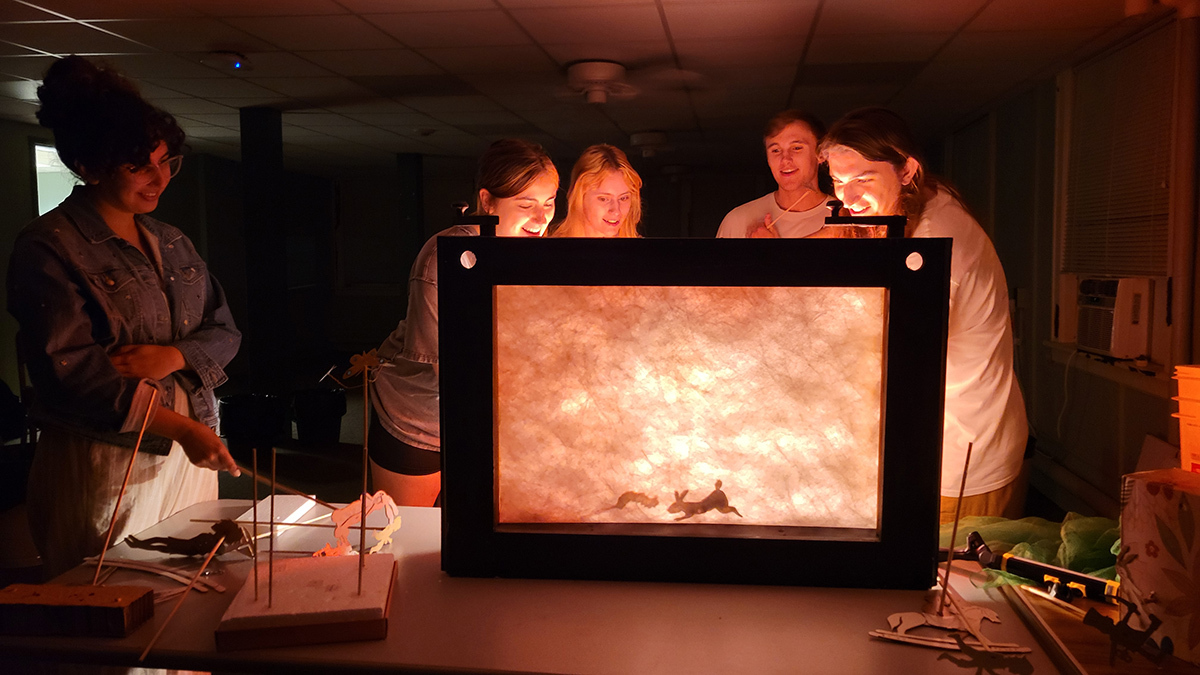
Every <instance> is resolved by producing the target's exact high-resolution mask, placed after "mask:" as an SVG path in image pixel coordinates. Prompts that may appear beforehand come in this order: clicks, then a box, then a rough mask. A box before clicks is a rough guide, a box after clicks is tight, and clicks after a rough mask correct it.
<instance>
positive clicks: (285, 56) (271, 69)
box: [191, 52, 334, 78]
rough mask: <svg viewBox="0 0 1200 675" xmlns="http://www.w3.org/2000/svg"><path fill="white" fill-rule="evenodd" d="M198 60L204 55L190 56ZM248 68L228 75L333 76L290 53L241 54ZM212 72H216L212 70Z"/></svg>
mask: <svg viewBox="0 0 1200 675" xmlns="http://www.w3.org/2000/svg"><path fill="white" fill-rule="evenodd" d="M191 56H193V57H194V58H195V59H197V60H199V59H202V58H204V57H205V54H193V55H191ZM242 56H245V57H246V62H247V64H248V67H247V68H246V69H244V70H240V71H236V72H231V73H228V74H229V75H230V76H233V77H243V78H250V77H331V76H333V75H334V74H333V73H331V72H329V71H328V70H326V69H325V68H322V67H321V66H320V65H317V64H315V63H313V62H312V61H309V60H308V59H305V58H302V57H301V56H298V55H296V54H293V53H292V52H243V53H242ZM214 70H218V69H216V68H214Z"/></svg>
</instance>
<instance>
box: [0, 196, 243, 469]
mask: <svg viewBox="0 0 1200 675" xmlns="http://www.w3.org/2000/svg"><path fill="white" fill-rule="evenodd" d="M136 221H137V224H138V226H139V228H140V229H141V230H142V233H143V235H144V237H145V239H146V241H147V242H149V244H150V253H151V256H150V259H148V258H147V256H145V255H143V254H142V252H141V251H139V250H138V249H137V248H135V247H134V246H132V245H131V244H129V243H128V242H126V241H125V240H124V239H122V238H120V237H119V236H117V235H116V233H114V232H113V231H112V229H111V228H109V227H108V225H107V224H105V222H104V220H103V219H102V218H101V217H100V215H99V214H98V213H97V212H96V211H95V209H94V208H93V207H92V205H91V203H90V200H89V198H88V196H87V195H86V194H85V192H84V188H83V187H77V188H75V190H74V192H72V193H71V196H69V197H68V198H67V199H66V200H64V201H63V203H62V204H61V205H59V206H58V208H55V209H54V210H52V211H50V212H49V213H47V214H45V215H44V216H42V217H40V218H38V219H36V220H34V221H33V222H32V223H30V224H29V225H27V226H25V228H24V229H23V230H21V232H20V234H18V235H17V240H16V242H15V243H14V245H13V253H12V259H11V261H10V264H9V275H8V311H9V312H10V313H11V314H12V315H13V316H14V317H16V319H17V321H18V322H19V323H20V331H19V333H18V334H17V349H18V352H19V353H20V354H21V356H22V358H23V359H24V360H25V363H26V365H27V367H28V369H29V375H30V379H31V380H32V381H33V387H34V391H35V397H34V399H35V400H34V402H33V407H32V411H31V414H32V416H33V417H34V419H35V420H37V421H38V422H39V423H40V424H43V425H49V426H55V427H59V428H62V429H65V430H67V431H71V432H73V433H77V434H79V435H82V436H85V437H88V438H91V439H94V440H98V441H102V442H105V443H110V444H114V445H119V446H124V447H133V446H134V444H135V442H136V440H137V431H138V430H139V429H140V428H141V424H142V420H143V419H144V418H145V413H146V410H145V408H146V405H147V403H148V401H149V397H150V394H151V392H152V388H157V389H158V390H159V392H160V398H159V404H160V405H162V406H164V407H166V408H168V409H171V408H172V407H173V406H174V402H175V396H176V395H177V393H178V392H177V389H182V390H183V393H184V394H185V395H186V396H187V397H188V399H189V402H190V403H191V407H192V411H193V413H194V414H195V416H196V419H198V420H199V421H200V422H202V423H204V424H207V425H208V426H210V427H213V426H215V424H216V420H217V414H216V399H215V397H214V396H213V389H214V388H215V387H217V386H218V385H220V384H222V383H223V382H225V380H226V379H227V378H226V376H225V370H224V368H225V366H226V365H227V364H228V363H229V361H230V360H231V359H232V358H233V356H234V355H235V354H236V353H237V350H238V346H239V345H240V344H241V333H239V332H238V330H237V328H236V327H234V325H233V317H232V315H231V314H230V312H229V306H228V304H227V303H226V301H225V294H224V292H223V291H222V290H221V287H220V285H219V284H218V283H217V281H216V279H213V278H212V277H211V276H209V274H208V270H207V266H206V265H205V263H204V261H203V260H201V259H200V255H199V254H198V253H197V252H196V249H195V247H193V246H192V242H191V241H190V240H189V239H188V238H187V237H186V236H184V234H183V233H182V232H180V231H179V230H178V229H176V228H174V227H171V226H170V225H167V224H165V223H161V222H159V221H157V220H154V219H153V218H150V217H148V216H142V215H139V216H136ZM160 270H161V275H160ZM139 344H155V345H170V346H172V347H175V348H177V349H178V350H179V351H180V353H181V354H183V358H184V360H185V361H186V362H187V366H186V367H185V368H184V369H183V370H180V371H177V372H176V373H174V374H173V376H172V377H168V378H166V379H164V380H162V381H160V382H154V381H151V380H148V379H147V380H137V379H133V378H125V377H122V376H121V374H120V373H118V372H117V370H116V368H115V367H114V366H113V365H112V362H111V361H110V360H109V354H110V353H111V352H113V351H114V350H116V349H117V348H119V347H123V346H126V345H139ZM141 447H142V449H143V450H146V451H149V452H152V453H156V454H166V453H167V452H169V451H170V448H171V441H170V439H167V438H162V437H158V436H154V435H153V434H149V433H148V434H146V437H145V439H143V441H142V446H141Z"/></svg>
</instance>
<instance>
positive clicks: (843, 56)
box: [804, 32, 954, 64]
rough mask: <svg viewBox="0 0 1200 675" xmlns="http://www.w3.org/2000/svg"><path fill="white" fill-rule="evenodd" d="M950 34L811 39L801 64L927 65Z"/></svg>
mask: <svg viewBox="0 0 1200 675" xmlns="http://www.w3.org/2000/svg"><path fill="white" fill-rule="evenodd" d="M953 35H954V33H950V32H945V33H892V34H888V35H826V34H818V35H817V36H816V37H814V38H813V41H812V44H810V45H809V47H808V53H807V54H805V56H804V61H805V63H810V64H817V63H883V62H886V61H928V60H929V59H930V58H931V57H932V56H933V55H934V54H935V53H936V52H937V50H938V49H940V48H941V47H942V45H944V44H946V42H947V41H949V40H950V38H951V37H952V36H953Z"/></svg>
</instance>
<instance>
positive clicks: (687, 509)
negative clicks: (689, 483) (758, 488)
mask: <svg viewBox="0 0 1200 675" xmlns="http://www.w3.org/2000/svg"><path fill="white" fill-rule="evenodd" d="M687 493H688V491H687V490H684V491H683V492H676V493H675V503H673V504H671V505H670V506H668V507H667V513H682V514H683V515H682V516H679V517H678V518H676V519H675V520H687V519H688V518H691V517H692V516H695V515H698V514H701V513H708V512H709V511H713V510H716V511H720V512H721V513H737V517H738V518H742V517H743V516H742V514H740V513H738V510H737V509H735V508H733V507H732V506H730V505H729V497H727V496H725V493H724V492H723V491H722V490H721V481H719V480H718V481H717V484H716V486H715V488H714V489H713V491H712V492H710V493H708V496H707V497H705V498H704V499H701V500H700V501H698V502H688V501H684V499H683V498H684V497H686V496H687Z"/></svg>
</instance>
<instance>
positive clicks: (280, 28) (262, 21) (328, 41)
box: [229, 3, 403, 51]
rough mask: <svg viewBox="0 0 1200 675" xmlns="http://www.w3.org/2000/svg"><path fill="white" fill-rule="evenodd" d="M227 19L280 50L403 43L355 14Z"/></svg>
mask: <svg viewBox="0 0 1200 675" xmlns="http://www.w3.org/2000/svg"><path fill="white" fill-rule="evenodd" d="M248 4H253V3H248ZM229 22H230V23H231V24H233V25H235V26H237V27H238V28H241V29H242V30H244V31H246V32H248V33H250V34H252V35H256V36H258V37H260V38H262V39H264V40H266V41H267V42H270V43H271V44H273V45H275V46H277V47H279V48H281V49H288V50H292V51H324V50H339V49H392V48H396V47H401V46H403V45H400V44H398V43H397V42H396V40H395V39H393V38H392V37H390V36H389V35H388V34H387V33H384V32H383V31H381V30H380V29H378V28H376V27H375V26H372V25H371V24H369V23H367V22H366V21H364V20H363V19H361V18H360V17H357V16H349V15H347V16H281V17H271V18H248V19H230V20H229Z"/></svg>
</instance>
